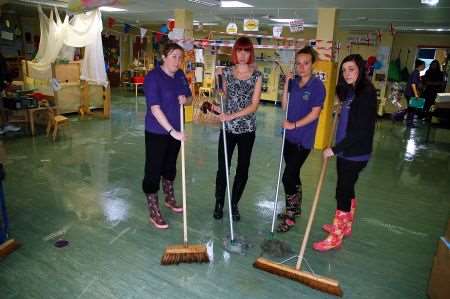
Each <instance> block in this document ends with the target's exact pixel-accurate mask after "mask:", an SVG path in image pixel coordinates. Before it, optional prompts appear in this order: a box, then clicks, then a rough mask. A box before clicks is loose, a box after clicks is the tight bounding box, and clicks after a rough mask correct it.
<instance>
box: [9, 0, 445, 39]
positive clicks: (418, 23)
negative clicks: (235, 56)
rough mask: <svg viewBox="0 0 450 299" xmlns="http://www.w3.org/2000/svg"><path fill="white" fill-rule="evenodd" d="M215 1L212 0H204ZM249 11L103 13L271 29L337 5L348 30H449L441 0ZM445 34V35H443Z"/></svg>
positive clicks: (272, 4)
mask: <svg viewBox="0 0 450 299" xmlns="http://www.w3.org/2000/svg"><path fill="white" fill-rule="evenodd" d="M204 1H209V2H219V1H217V0H204ZM8 2H9V3H16V4H17V3H22V4H23V3H27V5H28V6H32V4H33V3H42V4H44V5H49V4H55V5H58V6H59V7H64V6H66V3H67V2H68V0H15V1H8ZM242 2H245V3H248V4H251V5H253V6H254V7H252V8H234V9H233V8H220V7H219V6H214V7H207V6H204V5H200V4H193V3H190V2H189V1H187V0H161V1H154V0H125V1H122V3H124V4H122V5H118V7H123V8H125V9H127V12H121V13H106V12H103V15H107V16H113V17H115V18H116V19H118V20H119V21H124V22H128V23H130V24H136V23H139V24H160V23H164V22H165V21H166V20H167V19H168V18H171V17H173V11H174V9H175V8H185V9H188V10H191V11H192V12H193V15H194V19H195V20H198V21H200V22H214V23H217V22H218V23H219V24H222V25H226V24H227V23H228V22H230V21H232V20H233V21H235V22H236V23H240V22H242V19H244V18H247V17H255V18H258V19H259V20H260V23H261V24H262V25H268V26H270V25H271V24H273V21H271V20H270V18H269V17H276V18H302V19H304V21H305V24H312V25H315V24H316V23H317V9H318V8H319V7H336V8H338V10H339V15H338V24H339V25H338V26H339V28H343V29H347V30H382V31H383V30H388V27H389V24H391V23H392V24H393V26H394V27H395V28H396V30H399V31H409V30H413V29H415V28H445V29H449V28H450V0H440V1H439V4H438V5H437V6H435V7H429V6H426V5H421V4H420V0H340V1H338V0H242ZM446 34H449V33H448V32H447V33H446Z"/></svg>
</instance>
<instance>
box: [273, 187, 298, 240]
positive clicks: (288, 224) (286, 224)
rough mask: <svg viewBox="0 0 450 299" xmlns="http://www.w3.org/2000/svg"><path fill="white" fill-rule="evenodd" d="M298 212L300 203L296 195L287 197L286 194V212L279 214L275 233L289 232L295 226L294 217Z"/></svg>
mask: <svg viewBox="0 0 450 299" xmlns="http://www.w3.org/2000/svg"><path fill="white" fill-rule="evenodd" d="M299 211H300V201H299V200H298V194H297V193H296V194H292V195H287V194H286V212H285V213H284V214H281V216H280V218H281V222H280V224H279V225H278V228H277V231H278V232H280V233H285V232H287V231H289V230H290V229H291V228H292V227H293V226H294V225H295V216H297V215H300V214H297V213H299Z"/></svg>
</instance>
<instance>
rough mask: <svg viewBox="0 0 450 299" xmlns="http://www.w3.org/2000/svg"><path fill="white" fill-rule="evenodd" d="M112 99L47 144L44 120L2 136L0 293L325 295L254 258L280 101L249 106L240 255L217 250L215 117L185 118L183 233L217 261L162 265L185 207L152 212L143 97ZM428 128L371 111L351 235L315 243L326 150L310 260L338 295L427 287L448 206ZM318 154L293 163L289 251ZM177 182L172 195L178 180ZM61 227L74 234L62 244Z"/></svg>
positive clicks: (448, 171) (270, 193)
mask: <svg viewBox="0 0 450 299" xmlns="http://www.w3.org/2000/svg"><path fill="white" fill-rule="evenodd" d="M112 107H113V112H112V118H111V120H99V119H90V120H79V119H78V117H77V116H72V117H71V118H70V119H71V130H70V131H66V132H65V134H63V135H61V136H60V138H59V139H58V140H57V142H55V143H53V142H52V141H51V140H50V139H48V138H46V137H45V136H44V135H43V134H42V132H43V128H41V134H40V135H38V136H37V137H35V138H29V137H26V136H21V135H20V134H19V135H17V136H5V137H3V147H4V148H5V150H6V153H7V159H6V163H5V167H6V171H7V179H6V181H5V182H4V187H5V193H6V200H7V205H8V209H9V216H10V227H11V229H10V232H11V236H12V237H14V238H15V239H17V240H19V241H20V242H22V243H23V246H22V247H21V248H20V249H19V250H17V251H16V252H14V253H13V254H12V255H10V256H9V257H8V258H6V259H5V260H3V261H1V263H0V294H1V295H0V297H1V298H235V299H237V298H277V297H278V298H332V296H329V295H326V294H323V293H320V292H318V291H316V290H313V289H310V288H308V287H306V286H304V285H302V284H299V283H296V282H293V281H290V280H288V279H285V278H279V277H276V276H273V275H271V274H268V273H265V272H262V271H260V270H256V269H254V268H253V267H252V263H253V262H254V260H255V259H256V258H257V257H258V256H259V255H260V254H261V249H260V244H261V243H262V242H263V241H264V239H265V238H266V237H268V236H269V231H270V226H271V216H272V202H273V199H274V193H275V184H276V175H277V170H278V163H279V161H278V159H279V150H280V144H281V130H280V119H281V117H282V115H283V113H282V112H281V111H280V108H278V107H274V106H273V105H262V106H261V107H260V109H259V110H258V113H257V118H258V128H257V137H256V142H255V146H254V151H253V156H252V163H251V168H250V175H249V181H248V185H247V188H246V191H245V193H244V196H243V199H242V201H241V203H240V210H241V217H242V218H241V221H240V222H238V223H235V232H236V234H237V235H238V236H239V237H240V238H242V239H244V240H245V243H246V244H245V246H246V255H236V254H233V253H228V252H227V251H225V250H224V247H223V244H224V240H226V237H227V236H228V235H229V230H228V229H229V227H228V223H227V220H228V217H227V216H228V215H227V214H225V215H224V218H223V220H221V221H217V220H214V219H213V217H212V210H213V204H214V202H213V201H214V196H213V194H214V182H215V173H216V168H217V141H218V127H215V126H212V125H207V126H206V125H200V124H187V125H186V131H187V135H188V137H189V140H188V141H187V143H186V157H187V171H186V173H187V200H188V205H189V207H188V222H189V230H188V233H189V239H190V241H191V242H192V243H194V244H195V243H204V244H207V245H208V253H209V254H210V258H211V262H210V263H209V264H193V265H187V264H183V265H179V266H169V267H162V266H160V265H159V262H160V258H161V255H162V254H163V252H164V249H165V247H166V246H167V245H171V244H180V243H182V217H181V216H180V215H175V214H173V213H170V212H169V210H168V209H166V208H165V207H163V208H162V212H163V215H164V216H165V217H166V219H167V221H168V222H169V225H170V228H169V229H168V230H157V229H154V228H153V227H152V226H151V225H150V224H149V222H148V212H147V210H146V204H145V198H144V196H143V194H142V191H141V180H142V174H143V167H144V114H145V105H144V98H143V97H139V98H138V101H137V102H136V101H135V98H134V94H133V93H132V92H126V91H123V90H114V91H113V100H112ZM424 139H425V128H424V126H423V125H422V124H421V123H419V124H418V126H417V127H416V128H412V129H407V128H405V126H404V125H403V124H401V123H392V122H391V121H389V120H382V121H380V122H379V123H378V124H377V132H376V137H375V142H374V149H375V150H374V155H373V156H374V157H373V159H372V161H371V162H370V163H369V165H368V167H367V168H366V169H365V170H364V172H363V173H362V175H361V177H360V180H359V182H358V185H357V196H358V198H359V207H358V210H357V219H356V223H355V225H354V231H353V235H352V236H351V237H350V238H347V239H345V242H344V244H343V247H342V248H341V249H340V250H338V251H333V252H327V253H317V252H314V251H313V250H312V248H311V242H312V241H316V240H319V239H321V238H323V237H324V233H323V232H322V231H321V228H320V226H321V224H323V223H326V222H328V221H329V220H331V217H332V214H333V210H334V208H335V200H334V189H335V180H336V171H335V163H334V161H332V162H331V163H330V165H329V169H328V174H327V178H326V182H325V184H324V188H323V191H322V196H321V201H320V203H319V206H318V210H317V216H316V221H315V224H314V226H313V230H312V232H311V241H310V245H309V246H308V248H307V250H306V255H305V257H306V262H305V263H304V264H305V270H306V269H308V267H307V266H309V268H310V269H312V271H314V273H316V274H320V275H323V276H326V277H329V278H333V279H336V280H338V281H339V282H340V283H341V285H342V288H343V291H344V298H395V299H399V298H408V299H410V298H426V288H427V282H428V276H429V272H430V268H431V263H432V258H433V255H434V252H435V249H436V245H437V240H438V237H439V236H441V235H443V233H444V230H445V226H446V223H447V219H448V216H449V206H450V203H449V197H450V196H449V193H450V192H449V191H450V184H449V177H450V131H448V130H436V131H433V132H432V133H431V137H430V140H431V142H430V143H428V144H425V142H424ZM235 159H236V155H235V157H234V160H235ZM179 162H180V161H179ZM179 165H181V164H180V163H179ZM234 165H235V162H233V163H232V170H231V173H234V168H233V167H234ZM320 166H321V163H320V153H319V152H312V154H311V155H310V157H309V159H308V161H307V162H306V163H305V165H304V167H303V170H302V174H301V175H302V181H303V186H304V187H303V188H304V203H303V208H304V214H303V216H302V217H301V219H300V220H299V221H298V225H297V226H296V228H295V229H293V230H291V231H290V232H288V233H286V234H283V235H279V234H277V235H276V237H277V238H278V239H280V240H283V241H286V242H288V243H289V245H290V246H291V247H292V248H294V249H295V250H298V249H299V247H300V241H301V237H302V236H303V233H304V230H305V226H306V222H307V221H306V217H307V216H308V213H309V209H310V206H311V203H312V197H313V194H314V189H315V184H316V182H317V179H318V175H319V171H320ZM179 177H181V176H179ZM175 187H176V194H178V195H179V194H180V190H181V188H180V179H177V181H176V186H175ZM281 195H282V194H281ZM160 197H162V194H161V193H160ZM180 198H181V197H180ZM58 240H66V241H68V242H69V243H68V245H67V246H65V247H62V248H57V247H55V242H57V241H58ZM60 244H61V242H60ZM288 264H289V265H294V260H292V261H289V262H288ZM310 269H308V270H310Z"/></svg>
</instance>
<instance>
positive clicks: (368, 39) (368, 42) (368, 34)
mask: <svg viewBox="0 0 450 299" xmlns="http://www.w3.org/2000/svg"><path fill="white" fill-rule="evenodd" d="M370 40H371V36H370V32H369V33H367V38H366V41H367V46H368V47H370Z"/></svg>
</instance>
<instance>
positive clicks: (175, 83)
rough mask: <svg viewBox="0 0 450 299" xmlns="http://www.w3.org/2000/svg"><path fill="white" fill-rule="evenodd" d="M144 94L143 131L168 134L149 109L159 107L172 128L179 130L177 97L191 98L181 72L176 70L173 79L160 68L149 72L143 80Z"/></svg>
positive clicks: (184, 77)
mask: <svg viewBox="0 0 450 299" xmlns="http://www.w3.org/2000/svg"><path fill="white" fill-rule="evenodd" d="M144 93H145V98H146V100H147V113H146V115H145V130H146V131H147V132H151V133H155V134H169V133H168V132H167V131H166V130H165V129H164V128H163V127H161V125H160V124H159V123H158V121H157V120H156V118H155V116H154V115H153V113H152V111H151V107H152V106H154V105H159V106H160V108H161V110H162V112H163V113H164V114H165V115H166V118H167V120H168V121H169V123H170V124H171V125H172V127H173V128H174V129H175V130H177V131H179V130H180V104H179V103H178V96H179V95H185V96H186V97H190V96H192V94H191V90H190V89H189V84H188V82H187V80H186V76H185V75H184V73H183V71H181V70H178V71H177V72H176V73H175V76H174V77H171V76H169V75H167V74H166V73H165V72H164V71H163V70H162V69H161V67H160V66H157V67H156V68H154V69H153V70H151V71H150V72H149V73H148V74H147V76H145V80H144Z"/></svg>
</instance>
